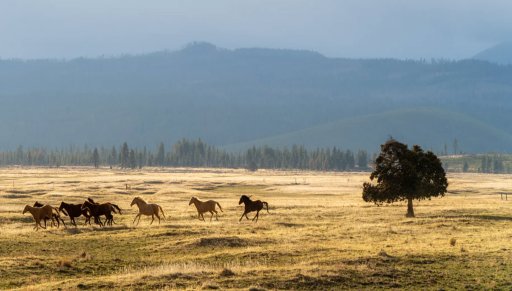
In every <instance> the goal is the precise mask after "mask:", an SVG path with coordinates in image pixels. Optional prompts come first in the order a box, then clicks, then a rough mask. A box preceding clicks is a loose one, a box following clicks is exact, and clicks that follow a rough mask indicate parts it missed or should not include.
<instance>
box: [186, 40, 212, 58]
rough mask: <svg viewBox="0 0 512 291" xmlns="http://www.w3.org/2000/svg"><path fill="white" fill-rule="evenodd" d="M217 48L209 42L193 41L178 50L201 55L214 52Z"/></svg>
mask: <svg viewBox="0 0 512 291" xmlns="http://www.w3.org/2000/svg"><path fill="white" fill-rule="evenodd" d="M217 50H218V47H217V46H216V45H214V44H211V43H209V42H201V41H194V42H191V43H189V44H187V45H186V46H185V47H184V48H183V49H182V50H180V52H181V53H185V54H190V55H201V54H210V53H214V52H217Z"/></svg>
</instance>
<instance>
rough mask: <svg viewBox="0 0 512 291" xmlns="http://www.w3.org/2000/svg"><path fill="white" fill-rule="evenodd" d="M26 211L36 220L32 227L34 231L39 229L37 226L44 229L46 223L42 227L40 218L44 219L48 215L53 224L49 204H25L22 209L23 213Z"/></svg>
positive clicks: (51, 209)
mask: <svg viewBox="0 0 512 291" xmlns="http://www.w3.org/2000/svg"><path fill="white" fill-rule="evenodd" d="M26 212H30V214H32V217H34V220H35V221H36V226H35V227H34V228H35V229H36V231H38V230H39V227H41V228H44V229H46V225H45V226H44V227H43V226H42V225H41V219H45V218H46V217H50V219H51V220H52V225H53V224H55V222H54V221H53V215H52V214H53V207H51V206H50V205H45V206H43V207H32V206H29V205H25V209H23V214H25V213H26Z"/></svg>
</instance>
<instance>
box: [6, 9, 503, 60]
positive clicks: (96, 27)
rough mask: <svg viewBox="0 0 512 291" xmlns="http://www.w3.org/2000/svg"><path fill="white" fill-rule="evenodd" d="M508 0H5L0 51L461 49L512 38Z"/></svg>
mask: <svg viewBox="0 0 512 291" xmlns="http://www.w3.org/2000/svg"><path fill="white" fill-rule="evenodd" d="M510 11H512V1H509V0H485V1H484V0H482V1H474V0H449V1H446V0H442V1H441V0H387V1H386V0H353V1H352V0H346V1H344V0H337V1H333V0H312V1H304V0H259V1H254V0H153V1H151V0H146V1H132V0H108V1H105V0H101V1H99V0H87V1H70V0H45V1H41V0H23V1H19V0H3V1H1V2H0V40H1V41H0V44H1V45H0V58H2V59H10V58H20V59H34V58H59V59H61V58H65V59H70V58H76V57H96V56H101V55H105V56H111V55H120V54H141V53H148V52H154V51H161V50H164V49H167V50H178V49H180V48H183V47H184V46H185V45H186V44H187V43H190V42H193V41H206V42H210V43H213V44H215V45H217V46H219V47H222V48H227V49H236V48H241V47H266V48H287V49H304V50H313V51H317V52H320V53H322V54H324V55H326V56H328V57H347V58H388V57H390V58H398V59H420V58H426V59H431V58H446V59H455V60H457V59H464V58H469V57H472V56H473V55H475V54H477V53H478V52H480V51H482V50H484V49H486V48H489V47H491V46H493V45H496V44H498V43H500V42H503V41H509V40H511V39H512V17H510Z"/></svg>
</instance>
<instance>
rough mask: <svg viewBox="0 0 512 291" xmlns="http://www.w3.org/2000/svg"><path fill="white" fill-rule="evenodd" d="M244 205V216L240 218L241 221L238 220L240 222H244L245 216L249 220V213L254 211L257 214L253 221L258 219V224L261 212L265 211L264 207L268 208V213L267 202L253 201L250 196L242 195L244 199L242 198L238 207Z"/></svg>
mask: <svg viewBox="0 0 512 291" xmlns="http://www.w3.org/2000/svg"><path fill="white" fill-rule="evenodd" d="M242 203H244V204H245V210H244V214H242V217H240V220H238V221H239V222H240V221H242V218H244V215H245V218H247V219H249V217H247V213H249V212H253V211H257V212H256V215H255V216H254V218H253V219H252V220H253V221H254V219H256V222H258V218H259V215H260V210H261V209H263V205H266V206H267V212H268V203H267V202H264V201H260V200H256V201H252V200H251V198H249V197H248V196H245V195H242V197H240V201H239V202H238V205H240V204H242ZM268 213H269V214H270V212H268Z"/></svg>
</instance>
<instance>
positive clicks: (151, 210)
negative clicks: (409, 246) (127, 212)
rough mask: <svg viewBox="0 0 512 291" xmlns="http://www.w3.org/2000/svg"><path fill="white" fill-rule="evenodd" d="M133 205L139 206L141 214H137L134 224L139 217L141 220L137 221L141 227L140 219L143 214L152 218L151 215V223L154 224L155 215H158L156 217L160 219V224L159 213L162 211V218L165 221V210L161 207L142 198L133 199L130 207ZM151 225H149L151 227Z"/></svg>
mask: <svg viewBox="0 0 512 291" xmlns="http://www.w3.org/2000/svg"><path fill="white" fill-rule="evenodd" d="M133 204H137V206H138V207H139V214H137V216H135V219H134V220H133V222H132V223H135V220H136V219H137V217H138V218H139V220H138V221H137V225H139V222H140V217H141V215H142V214H144V215H146V216H150V215H151V217H152V218H153V219H152V220H151V223H153V221H155V215H156V217H157V218H158V224H160V216H159V215H158V211H159V210H160V211H162V216H163V217H164V219H165V214H164V210H163V209H162V207H160V205H157V204H148V203H147V202H146V201H144V199H142V198H141V197H135V198H133V200H132V203H131V204H130V206H133ZM151 223H150V224H149V225H151Z"/></svg>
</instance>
